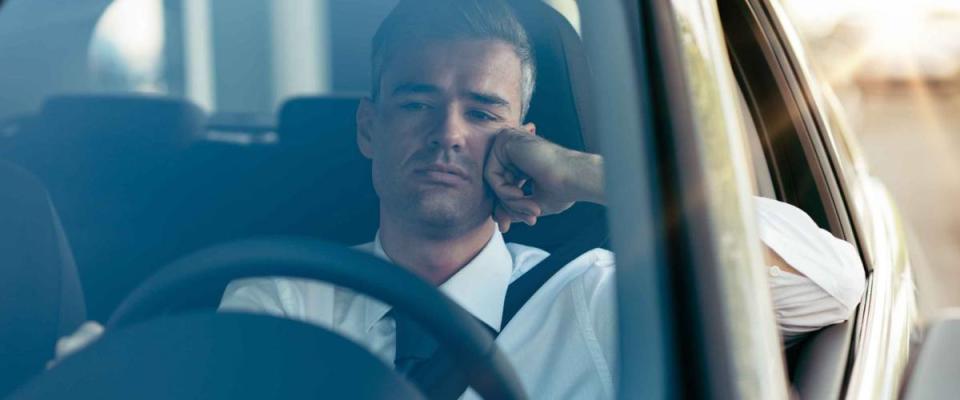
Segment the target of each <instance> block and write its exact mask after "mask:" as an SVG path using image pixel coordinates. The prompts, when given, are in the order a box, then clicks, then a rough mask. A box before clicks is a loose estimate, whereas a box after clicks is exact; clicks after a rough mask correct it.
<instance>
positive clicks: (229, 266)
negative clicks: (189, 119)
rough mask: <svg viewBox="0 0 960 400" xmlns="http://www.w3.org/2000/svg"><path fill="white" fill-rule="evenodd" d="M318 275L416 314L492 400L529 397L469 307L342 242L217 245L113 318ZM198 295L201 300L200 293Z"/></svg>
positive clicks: (123, 321)
mask: <svg viewBox="0 0 960 400" xmlns="http://www.w3.org/2000/svg"><path fill="white" fill-rule="evenodd" d="M264 276H283V277H291V278H304V279H313V280H319V281H324V282H329V283H332V284H335V285H338V286H342V287H346V288H349V289H351V290H354V291H356V292H358V293H362V294H364V295H367V296H370V297H372V298H376V299H378V300H380V301H383V302H385V303H387V304H391V305H393V307H395V308H396V309H398V310H400V311H402V312H404V313H406V314H407V315H409V316H410V317H411V318H413V319H415V320H416V321H417V322H418V323H420V324H421V326H422V327H423V328H424V329H425V330H427V331H428V332H430V333H431V334H433V335H434V337H435V338H436V339H437V341H438V342H439V344H440V346H443V347H445V348H446V349H448V351H450V352H451V355H452V356H453V357H454V359H455V360H456V362H457V365H458V366H460V368H462V369H463V372H464V373H465V376H467V377H468V381H469V384H470V386H471V387H472V388H473V389H474V390H475V391H476V392H477V393H478V394H480V395H481V396H483V397H484V398H488V399H493V398H495V399H525V398H526V395H525V393H524V391H523V389H522V386H521V385H520V381H519V379H518V377H517V375H516V372H515V371H514V369H513V367H512V366H511V365H510V363H509V362H508V361H507V359H506V357H505V356H504V354H503V353H502V352H501V351H500V350H499V348H498V347H497V346H496V345H495V344H494V341H493V337H492V336H491V335H490V333H489V332H488V331H487V330H486V329H485V328H484V327H483V326H481V325H480V323H479V322H478V321H476V320H475V319H474V318H473V317H472V316H471V315H470V314H469V313H468V312H467V311H465V310H464V309H463V308H461V307H460V306H458V305H457V304H456V303H454V302H453V301H452V300H450V299H449V298H447V297H446V296H444V295H443V294H442V293H441V292H440V291H438V290H437V289H436V288H435V287H433V286H432V285H430V284H429V283H427V282H426V281H424V280H422V279H420V278H418V277H417V276H415V275H413V274H412V273H410V272H408V271H407V270H406V269H404V268H400V267H397V266H396V265H392V264H390V263H388V262H386V261H383V260H381V259H379V258H376V257H374V256H372V255H369V254H364V253H360V252H358V251H356V250H353V249H349V248H346V247H344V246H342V245H337V244H332V243H327V242H323V241H319V240H314V239H303V238H278V239H249V240H242V241H237V242H231V243H227V244H222V245H217V246H213V247H210V248H207V249H204V250H200V251H198V252H195V253H193V254H191V255H188V256H186V257H184V258H181V259H180V260H178V261H176V262H174V263H173V264H170V265H169V266H167V267H166V268H164V269H162V270H161V271H160V272H159V273H157V274H156V275H154V276H153V277H151V278H150V279H148V280H147V281H146V282H144V283H143V284H142V285H141V286H140V287H138V288H137V289H136V290H134V291H133V292H132V293H131V294H130V295H129V296H128V297H127V298H126V299H125V300H124V301H123V302H122V303H121V304H120V306H119V307H118V308H117V310H116V311H115V312H114V314H113V316H112V317H111V318H110V320H109V322H108V323H107V327H106V330H107V332H112V331H116V330H118V329H122V328H124V327H128V326H131V325H134V324H137V323H140V322H144V321H146V320H148V319H151V318H156V317H158V316H161V315H163V314H165V313H169V312H170V311H171V310H175V309H177V308H178V307H179V309H180V310H183V309H184V308H196V307H197V306H196V304H188V305H186V307H184V304H183V302H184V299H190V297H189V295H193V294H205V295H207V296H208V297H209V295H211V294H212V295H215V296H217V298H219V295H220V294H221V293H222V290H223V288H224V287H225V286H226V285H227V284H228V283H229V282H231V281H233V280H235V279H241V278H251V277H264ZM194 299H195V297H194Z"/></svg>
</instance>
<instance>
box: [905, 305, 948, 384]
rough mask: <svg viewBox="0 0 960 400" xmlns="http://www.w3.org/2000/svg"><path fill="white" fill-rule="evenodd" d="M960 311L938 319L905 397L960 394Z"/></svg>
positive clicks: (919, 358) (930, 329) (928, 333)
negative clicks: (959, 351)
mask: <svg viewBox="0 0 960 400" xmlns="http://www.w3.org/2000/svg"><path fill="white" fill-rule="evenodd" d="M957 349H960V312H953V313H952V314H950V316H948V317H944V318H940V319H938V320H935V321H934V322H932V323H931V324H930V325H929V326H928V327H927V333H926V339H925V340H924V341H923V344H922V345H921V346H920V354H919V356H918V357H917V359H916V363H915V364H914V366H913V371H912V373H911V374H910V377H909V380H908V381H907V382H906V385H907V386H906V390H905V391H904V394H905V396H904V397H903V398H904V399H908V400H909V399H951V398H957V395H958V394H960V379H958V377H960V353H958V352H957Z"/></svg>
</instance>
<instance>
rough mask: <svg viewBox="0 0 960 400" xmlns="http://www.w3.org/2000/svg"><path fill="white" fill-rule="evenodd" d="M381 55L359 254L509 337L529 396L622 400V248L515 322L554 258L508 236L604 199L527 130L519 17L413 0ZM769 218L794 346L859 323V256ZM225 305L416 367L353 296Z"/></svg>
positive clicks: (584, 264) (392, 324)
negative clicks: (375, 213)
mask: <svg viewBox="0 0 960 400" xmlns="http://www.w3.org/2000/svg"><path fill="white" fill-rule="evenodd" d="M373 48H374V52H373V57H372V61H373V62H372V65H373V68H372V78H373V79H372V93H371V96H370V97H369V98H367V99H364V100H363V101H362V103H361V105H360V106H359V109H358V110H357V125H358V128H357V143H358V146H359V148H360V151H361V152H362V153H363V154H364V155H365V156H366V157H367V158H369V159H370V160H371V161H372V171H373V176H372V178H373V183H374V188H375V189H376V192H377V195H378V196H379V198H380V226H379V228H380V229H379V231H378V233H377V235H376V237H375V238H374V241H373V242H371V243H368V244H365V245H362V246H360V247H359V248H360V249H361V250H363V251H367V252H370V253H372V254H375V255H377V256H379V257H382V258H384V259H387V260H389V261H392V262H393V263H395V264H397V265H399V266H401V267H403V268H407V269H409V270H410V271H412V272H414V273H416V274H417V275H419V276H421V277H423V278H424V279H426V280H427V281H429V282H432V283H433V284H435V285H438V287H439V289H440V290H441V291H443V292H444V293H445V294H447V295H448V296H450V297H451V298H452V299H453V300H454V301H456V302H457V303H458V304H459V305H461V306H462V307H463V308H464V309H466V310H467V311H468V312H470V313H471V314H472V315H474V316H475V317H476V318H477V319H479V320H480V321H481V322H483V323H484V324H485V325H487V326H488V327H489V328H490V329H491V330H493V331H494V332H497V334H498V336H497V344H498V345H499V346H500V348H501V349H502V350H503V351H504V353H505V354H506V355H507V357H508V358H509V359H510V360H511V361H512V363H513V364H514V366H515V367H516V368H515V369H516V371H517V373H518V375H519V377H520V379H521V382H522V383H523V385H524V388H525V389H526V391H527V392H528V394H529V395H530V396H531V397H532V398H550V399H553V398H611V397H613V395H614V375H615V374H614V372H613V369H614V365H615V362H616V357H617V354H616V340H617V338H616V320H615V313H614V306H615V297H614V287H615V284H614V280H613V271H614V258H613V255H612V253H610V252H609V251H606V250H603V249H594V250H591V251H589V252H587V253H584V254H583V255H581V256H580V257H578V258H576V259H575V260H573V261H572V262H570V263H569V264H567V265H566V266H564V268H563V269H562V270H560V272H558V273H557V274H556V275H555V276H554V277H553V278H551V279H550V280H549V281H548V282H546V284H544V285H543V286H542V287H541V288H540V289H539V291H538V292H537V293H536V294H535V295H534V296H533V297H532V298H530V300H529V301H528V302H527V303H526V305H525V306H524V307H523V308H522V309H521V310H520V311H519V312H518V313H517V314H516V316H515V317H514V318H513V319H512V320H511V321H510V323H509V324H507V325H504V324H503V315H502V310H503V304H504V296H505V294H506V291H507V288H508V286H509V285H510V283H511V282H513V281H515V280H516V279H517V278H519V277H521V276H522V275H523V274H524V273H526V272H527V271H529V270H530V269H531V268H533V267H534V266H536V265H537V264H538V263H539V262H540V261H542V260H544V259H545V258H546V257H547V256H548V254H547V253H546V252H545V251H543V250H540V249H536V248H532V247H528V246H523V245H519V244H513V243H505V242H504V240H503V236H502V235H501V232H500V231H501V230H503V231H505V230H507V229H509V227H510V224H511V223H513V222H516V221H524V222H526V223H528V224H534V223H536V219H537V218H538V217H539V216H543V215H549V214H553V213H558V212H561V211H563V210H565V209H566V208H568V207H569V206H570V205H571V204H573V203H574V202H576V201H590V202H595V203H603V202H604V198H603V189H602V187H603V185H602V182H603V176H602V162H603V160H602V159H601V158H600V157H599V156H596V155H591V154H585V153H579V152H575V151H571V150H567V149H564V148H561V147H559V146H556V145H554V144H551V143H549V142H547V141H545V140H543V139H540V138H539V137H537V136H536V135H535V127H534V126H533V125H532V124H522V121H523V120H524V114H525V113H526V111H527V110H528V109H529V103H530V99H531V95H532V93H533V83H534V75H535V69H534V65H533V59H532V56H531V50H530V44H529V43H528V41H527V37H526V34H525V32H524V31H523V28H522V27H521V26H520V24H519V23H518V22H517V21H516V19H515V18H514V16H513V15H512V14H511V11H510V9H509V7H508V6H506V5H505V4H504V3H503V2H501V1H498V0H497V1H495V0H403V1H401V2H400V4H399V5H398V6H397V7H396V8H395V9H394V10H393V12H392V13H391V14H390V15H389V16H388V17H387V18H386V20H385V21H384V22H383V24H382V25H381V26H380V28H379V30H378V32H377V34H376V36H375V37H374V39H373ZM525 185H526V186H528V187H532V194H529V195H528V194H525V193H524V189H523V187H524V186H525ZM757 215H758V219H759V222H760V228H761V229H760V234H761V238H762V239H763V240H764V243H766V244H767V245H768V246H769V249H772V251H769V252H768V255H769V256H770V257H769V260H768V263H770V264H771V265H776V267H772V268H771V271H772V274H773V276H771V288H772V292H773V294H774V300H775V305H776V307H777V315H778V318H779V323H780V327H781V331H782V332H783V333H784V336H785V337H786V338H795V337H797V336H798V335H800V334H802V333H805V332H811V331H813V330H816V329H818V328H820V327H823V326H825V325H828V324H832V323H837V322H841V321H843V320H846V319H847V318H849V316H850V314H851V313H852V311H853V309H854V308H855V307H856V304H857V302H858V301H859V298H860V295H861V293H862V291H863V285H864V284H863V270H862V267H861V265H860V261H859V258H858V257H857V255H856V253H855V251H854V250H853V247H852V246H850V245H849V244H848V243H845V242H843V241H840V240H837V239H835V238H833V237H832V236H830V235H829V234H828V233H825V232H824V231H821V230H819V229H818V228H817V227H816V225H815V224H814V223H813V222H812V221H811V220H810V219H809V217H807V216H806V215H804V214H803V213H802V212H801V211H799V210H797V209H795V208H793V207H791V206H789V205H786V204H782V203H778V202H775V201H772V200H766V199H758V200H757ZM221 309H222V310H239V311H251V312H259V313H268V314H272V315H277V316H281V317H287V318H293V319H298V320H303V321H307V322H311V323H316V324H319V325H322V326H326V327H329V328H331V329H333V330H335V331H337V332H340V333H342V334H344V335H345V336H347V337H350V338H352V339H353V340H355V341H356V342H358V343H360V344H361V345H363V346H365V347H366V348H368V349H369V350H371V351H372V352H373V353H374V354H376V355H378V356H380V357H381V359H382V360H383V361H384V362H385V363H388V364H390V365H394V364H396V365H397V367H398V369H400V370H402V371H403V370H406V367H405V366H403V364H404V362H403V361H404V359H405V356H404V354H406V353H405V351H403V352H401V351H400V350H399V349H398V344H399V343H400V342H405V340H404V339H403V337H405V334H404V333H403V332H409V330H408V329H406V328H402V326H405V322H404V321H403V319H402V317H399V316H396V315H395V314H393V313H391V312H390V306H389V305H386V304H383V303H380V302H377V301H375V300H372V299H370V298H367V297H365V296H361V295H357V294H355V293H353V292H351V291H349V290H345V289H341V288H335V287H332V286H330V285H327V284H324V283H321V282H313V281H307V280H301V279H288V278H282V277H274V278H254V279H244V280H238V281H235V282H233V283H231V284H230V286H229V287H228V288H227V289H226V291H225V293H224V296H223V300H222V303H221ZM398 336H399V337H398ZM400 347H403V346H400ZM398 353H403V354H398ZM318 362H320V361H319V360H318ZM466 396H467V397H471V396H475V394H474V393H473V392H470V391H468V392H467V393H466Z"/></svg>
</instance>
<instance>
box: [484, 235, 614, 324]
mask: <svg viewBox="0 0 960 400" xmlns="http://www.w3.org/2000/svg"><path fill="white" fill-rule="evenodd" d="M606 243H607V225H606V224H603V223H597V224H593V225H592V226H590V227H589V228H588V229H586V230H584V231H582V232H581V233H580V235H577V238H576V240H573V241H572V242H571V243H570V245H568V246H564V247H561V248H560V249H558V250H557V251H556V252H554V253H552V254H550V255H549V256H547V258H545V259H543V261H541V262H540V263H539V264H537V265H536V266H534V267H533V268H532V269H531V270H530V271H527V273H525V274H523V276H521V277H519V278H517V279H516V280H515V281H513V283H511V284H510V286H509V287H508V288H507V295H506V298H505V299H504V301H503V316H502V317H501V322H500V331H501V332H502V331H503V328H505V327H506V326H507V324H508V323H509V322H510V320H511V319H513V317H514V315H516V314H517V312H519V311H520V309H521V308H523V306H524V305H525V304H527V301H529V300H530V298H531V297H533V295H534V294H535V293H537V291H539V290H540V288H541V287H543V285H544V284H546V283H547V281H549V280H550V278H552V277H553V276H554V275H556V274H557V272H558V271H560V269H562V268H563V267H564V266H565V265H567V264H569V263H570V262H571V261H573V260H574V259H576V258H577V257H579V256H580V255H582V254H583V253H586V252H587V251H590V250H593V249H595V248H598V247H603V246H604V245H605V244H606Z"/></svg>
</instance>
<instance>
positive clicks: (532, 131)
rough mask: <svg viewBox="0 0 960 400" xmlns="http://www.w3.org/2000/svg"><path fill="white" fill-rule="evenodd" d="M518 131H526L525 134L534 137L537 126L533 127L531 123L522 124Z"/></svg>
mask: <svg viewBox="0 0 960 400" xmlns="http://www.w3.org/2000/svg"><path fill="white" fill-rule="evenodd" d="M520 129H523V130H525V131H527V132H528V133H530V134H531V135H536V134H537V126H536V125H534V124H533V122H527V123H525V124H523V125H522V126H520Z"/></svg>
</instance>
